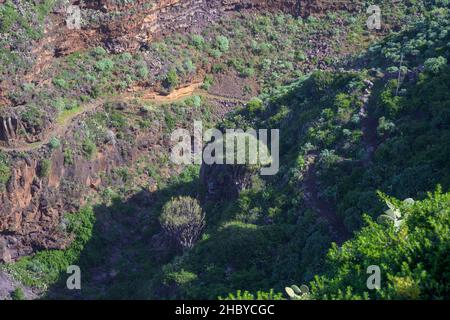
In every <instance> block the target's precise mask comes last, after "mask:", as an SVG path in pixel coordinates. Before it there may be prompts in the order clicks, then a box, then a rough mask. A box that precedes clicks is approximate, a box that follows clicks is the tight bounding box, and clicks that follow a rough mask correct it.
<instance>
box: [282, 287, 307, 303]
mask: <svg viewBox="0 0 450 320" xmlns="http://www.w3.org/2000/svg"><path fill="white" fill-rule="evenodd" d="M284 290H285V291H286V293H287V295H288V296H289V298H290V299H291V300H305V299H306V298H307V297H308V294H309V288H308V286H305V285H301V286H300V288H299V287H297V286H296V285H293V286H290V287H286V288H284Z"/></svg>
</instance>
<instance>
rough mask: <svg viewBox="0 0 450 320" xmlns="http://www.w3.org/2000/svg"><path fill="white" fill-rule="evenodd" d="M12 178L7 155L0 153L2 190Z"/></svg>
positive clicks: (0, 185) (0, 182)
mask: <svg viewBox="0 0 450 320" xmlns="http://www.w3.org/2000/svg"><path fill="white" fill-rule="evenodd" d="M10 177H11V168H10V166H9V162H8V160H7V158H6V156H5V155H3V154H2V153H1V152H0V188H1V187H2V186H5V185H6V183H7V182H8V180H9V178H10Z"/></svg>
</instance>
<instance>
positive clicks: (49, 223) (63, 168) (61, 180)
mask: <svg viewBox="0 0 450 320" xmlns="http://www.w3.org/2000/svg"><path fill="white" fill-rule="evenodd" d="M85 116H89V115H85ZM80 121H82V119H79V121H76V122H75V123H74V124H73V125H72V127H70V128H68V129H67V133H66V134H67V138H66V139H67V140H66V143H68V144H69V145H71V144H72V145H75V144H76V142H75V141H73V137H71V134H69V132H76V131H79V130H80V127H79V124H80V123H81V122H80ZM111 135H112V136H114V133H112V132H111ZM163 145H164V141H163V134H162V131H161V128H154V129H151V130H150V132H146V133H144V134H142V133H136V135H135V143H134V144H133V146H130V145H129V144H126V143H125V142H123V141H122V142H121V141H120V140H117V139H111V141H110V142H108V143H105V144H104V145H103V146H102V147H101V148H99V149H98V152H97V154H96V156H95V158H93V159H91V160H89V159H87V158H86V157H85V156H83V155H82V154H74V157H73V161H71V163H70V164H68V163H65V156H64V153H63V150H62V148H58V149H56V150H50V149H49V148H48V146H43V147H41V148H39V149H37V150H34V151H31V152H27V153H20V152H12V153H11V154H10V164H11V177H10V179H9V181H8V183H7V185H6V186H5V188H4V190H0V262H2V261H10V260H14V259H16V258H17V257H20V256H23V255H28V254H30V253H32V252H34V251H36V250H39V249H59V248H64V247H66V245H67V244H68V243H70V241H71V238H70V237H69V236H68V235H67V234H66V233H65V230H64V221H63V219H62V218H63V215H64V213H66V212H73V211H75V210H76V209H78V208H79V207H80V206H81V205H83V203H84V202H85V197H86V196H88V195H92V194H93V193H95V192H97V191H98V190H99V189H100V187H101V186H102V184H104V183H105V181H103V180H102V177H105V176H108V175H109V174H110V173H111V172H112V170H113V169H114V168H117V167H121V166H130V165H132V163H134V161H135V160H136V159H137V158H138V156H140V155H142V154H144V153H147V154H148V152H149V150H150V149H157V148H163ZM161 152H168V150H166V151H161ZM44 159H48V160H49V161H50V162H49V163H51V165H50V169H49V172H48V173H47V174H46V175H45V176H42V173H41V170H42V165H43V161H44ZM105 184H106V183H105Z"/></svg>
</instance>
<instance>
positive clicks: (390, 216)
mask: <svg viewBox="0 0 450 320" xmlns="http://www.w3.org/2000/svg"><path fill="white" fill-rule="evenodd" d="M403 204H404V205H405V206H412V205H413V204H414V200H413V199H411V198H408V199H405V200H404V201H403ZM386 205H387V206H388V207H389V209H388V210H386V211H385V212H384V214H382V215H380V216H379V217H378V219H377V221H378V223H386V224H390V223H393V224H394V228H395V230H397V231H398V230H399V229H400V227H401V226H402V225H403V223H404V221H405V219H404V218H405V217H404V216H403V214H402V212H401V211H400V209H399V208H397V207H395V206H394V205H393V204H392V203H391V202H389V201H387V200H386Z"/></svg>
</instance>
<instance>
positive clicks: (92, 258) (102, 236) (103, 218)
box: [43, 180, 198, 299]
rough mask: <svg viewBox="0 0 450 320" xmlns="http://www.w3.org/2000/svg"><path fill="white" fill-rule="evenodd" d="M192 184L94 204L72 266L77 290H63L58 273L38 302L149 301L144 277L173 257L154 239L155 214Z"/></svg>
mask: <svg viewBox="0 0 450 320" xmlns="http://www.w3.org/2000/svg"><path fill="white" fill-rule="evenodd" d="M197 183H198V181H197V180H195V181H193V182H190V183H178V184H175V185H171V186H169V187H167V188H165V189H162V190H160V191H156V192H153V193H151V192H149V191H146V190H142V191H140V192H138V193H136V194H134V195H133V196H132V197H130V198H128V199H127V200H125V201H122V200H120V199H116V200H113V201H112V203H111V204H110V205H97V206H95V207H94V208H93V210H94V214H95V217H96V221H95V224H94V228H93V231H92V236H91V238H90V240H89V241H88V243H87V244H86V245H85V247H84V248H83V251H82V253H81V255H80V257H79V258H78V260H77V261H76V262H74V263H73V265H77V266H79V267H80V269H81V290H68V289H67V285H66V281H67V279H68V277H69V276H70V274H67V273H65V272H62V273H61V274H60V276H59V280H58V281H57V282H56V283H55V284H54V285H52V286H51V287H50V288H49V290H48V291H47V294H46V295H45V296H44V297H43V299H125V298H126V299H146V298H149V297H151V296H152V293H151V292H150V290H151V289H150V288H151V285H150V283H149V280H148V279H149V278H152V277H150V276H149V274H157V273H158V272H159V271H160V269H161V267H162V266H163V265H164V264H166V263H167V262H169V261H170V260H171V258H172V257H173V256H174V255H175V254H177V253H178V252H177V249H175V248H174V246H173V245H171V244H170V243H167V241H166V240H165V239H163V238H162V237H161V236H160V226H159V222H158V214H159V212H160V210H161V207H162V206H163V205H164V203H165V202H166V201H167V200H169V199H170V198H171V197H176V196H179V195H193V194H192V192H193V191H195V190H197V188H196V186H195V185H196V184H197ZM193 196H195V195H193Z"/></svg>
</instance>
